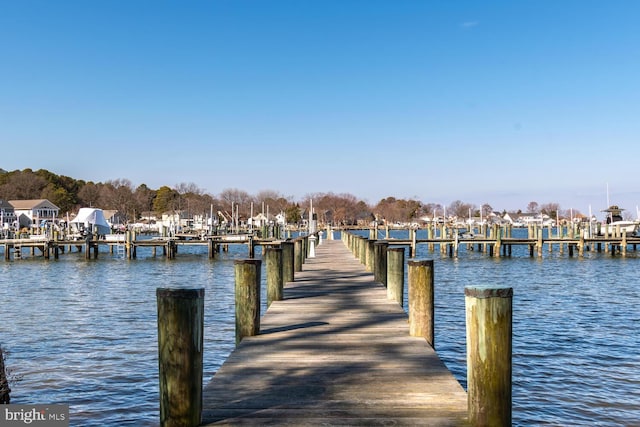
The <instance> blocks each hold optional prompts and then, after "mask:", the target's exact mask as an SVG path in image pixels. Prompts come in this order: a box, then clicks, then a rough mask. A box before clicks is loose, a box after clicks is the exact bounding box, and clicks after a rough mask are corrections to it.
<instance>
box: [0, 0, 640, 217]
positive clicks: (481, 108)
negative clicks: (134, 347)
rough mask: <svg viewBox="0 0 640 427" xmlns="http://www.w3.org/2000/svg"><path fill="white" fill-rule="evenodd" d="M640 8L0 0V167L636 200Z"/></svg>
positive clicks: (205, 183) (374, 195)
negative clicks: (639, 20) (0, 55)
mask: <svg viewBox="0 0 640 427" xmlns="http://www.w3.org/2000/svg"><path fill="white" fill-rule="evenodd" d="M638 16H640V2H637V1H631V0H630V1H615V0H614V1H608V2H602V1H597V2H596V1H589V0H580V1H571V0H566V1H544V0H541V1H515V2H512V1H505V2H501V1H497V2H479V1H478V2H467V1H408V0H407V1H404V0H403V1H376V0H360V1H356V0H341V1H322V2H311V1H301V0H295V1H293V0H292V1H275V0H274V1H257V0H256V1H204V0H202V1H182V2H175V1H174V2H158V1H142V0H140V1H136V0H134V1H131V0H126V1H125V0H119V1H118V0H109V1H85V0H82V1H65V0H58V1H49V0H45V1H34V0H21V1H10V0H0V52H1V54H2V57H1V59H0V61H1V62H0V63H1V64H2V66H1V67H0V147H1V152H0V168H3V169H5V170H14V169H24V168H32V169H34V170H35V169H40V168H43V169H48V170H50V171H52V172H54V173H57V174H61V175H67V176H71V177H74V178H77V179H84V180H87V181H89V180H90V181H96V182H97V181H103V182H104V181H106V180H109V179H118V178H127V179H129V180H131V181H132V183H133V184H134V185H135V186H137V185H139V184H142V183H145V184H147V185H148V186H149V187H151V188H159V187H160V186H162V185H169V186H173V185H176V184H178V183H182V182H185V183H191V182H192V183H195V184H196V185H198V186H199V187H201V188H203V189H205V190H206V191H208V192H210V193H212V194H218V193H220V192H221V191H222V190H224V189H226V188H239V189H242V190H245V191H248V192H249V193H252V194H255V193H257V192H258V191H260V190H267V189H269V190H275V191H278V192H280V193H282V194H283V195H285V196H293V197H294V198H296V199H298V198H302V197H303V196H304V195H306V194H308V193H314V192H329V191H332V192H335V193H351V194H354V195H356V196H357V197H359V198H362V199H364V200H366V201H368V202H370V203H373V204H375V203H376V202H377V201H379V200H380V199H381V198H384V197H387V196H395V197H398V198H409V197H411V198H417V199H419V200H422V201H424V202H436V203H442V204H445V205H446V204H449V203H450V202H452V201H454V200H462V201H463V202H466V203H474V204H477V205H480V204H482V203H489V204H491V205H492V206H493V207H494V208H495V209H525V208H526V205H527V204H528V202H530V201H536V202H538V203H539V204H543V203H548V202H557V203H559V204H560V205H561V207H562V208H564V209H568V208H575V209H579V210H581V211H582V212H584V213H587V211H588V208H589V205H592V207H593V210H594V211H597V210H600V209H602V208H604V207H605V205H606V203H607V194H606V189H607V185H608V186H609V189H610V200H611V203H617V204H619V205H621V206H624V207H626V208H627V209H628V210H630V211H633V212H635V206H636V205H639V204H640V186H639V180H638V172H637V169H638V163H639V162H640V144H638V135H639V134H640V26H639V25H638V22H637V20H638Z"/></svg>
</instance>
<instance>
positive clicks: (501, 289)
mask: <svg viewBox="0 0 640 427" xmlns="http://www.w3.org/2000/svg"><path fill="white" fill-rule="evenodd" d="M464 295H465V296H467V297H475V298H511V297H513V288H510V287H508V286H492V285H473V286H465V288H464Z"/></svg>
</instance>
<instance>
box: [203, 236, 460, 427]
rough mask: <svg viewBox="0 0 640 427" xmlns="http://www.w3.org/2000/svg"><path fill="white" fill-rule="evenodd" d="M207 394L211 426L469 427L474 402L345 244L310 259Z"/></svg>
mask: <svg viewBox="0 0 640 427" xmlns="http://www.w3.org/2000/svg"><path fill="white" fill-rule="evenodd" d="M260 331H261V332H260V335H258V336H253V337H245V338H244V339H243V340H242V342H240V344H239V345H238V347H237V348H236V350H235V351H234V352H232V353H231V355H230V356H229V358H228V359H227V360H226V362H225V363H224V364H223V366H222V367H221V368H220V369H219V370H218V372H217V373H216V374H215V375H214V377H213V378H212V380H211V381H210V382H209V384H208V385H207V386H206V387H205V389H204V399H203V411H202V422H203V425H295V426H304V425H350V426H354V425H361V426H362V425H366V426H372V425H429V426H451V425H453V426H458V425H466V422H467V395H466V392H465V391H464V389H463V388H462V387H461V386H460V384H459V383H458V381H457V380H456V379H455V378H454V377H453V375H452V374H451V373H450V372H449V370H448V369H447V368H446V367H445V365H444V364H443V363H442V361H441V360H440V359H439V357H438V355H437V354H436V352H435V351H434V350H433V348H432V347H431V346H430V345H429V344H428V343H427V342H426V340H425V339H424V338H421V337H411V336H409V327H408V318H407V315H406V313H405V312H404V310H403V309H402V308H401V307H400V306H399V305H398V304H397V303H395V302H393V301H390V300H388V299H387V292H386V289H385V288H384V286H383V285H382V284H380V283H378V282H375V281H374V279H373V275H372V274H371V273H367V272H366V271H365V268H364V267H363V266H362V265H361V264H360V262H359V261H358V260H357V259H356V258H354V257H353V255H352V254H351V253H350V252H349V250H348V249H347V248H346V247H345V246H344V244H343V243H342V242H341V241H339V240H336V241H331V240H329V241H325V242H324V243H323V244H322V245H319V246H318V247H317V249H316V257H315V258H308V259H307V260H306V261H305V264H304V268H303V271H302V272H299V273H296V277H295V281H294V282H290V283H288V284H287V285H286V286H285V292H284V300H282V301H274V302H273V303H272V304H271V306H270V307H269V309H268V310H267V313H266V314H265V315H264V316H263V317H262V319H261V325H260Z"/></svg>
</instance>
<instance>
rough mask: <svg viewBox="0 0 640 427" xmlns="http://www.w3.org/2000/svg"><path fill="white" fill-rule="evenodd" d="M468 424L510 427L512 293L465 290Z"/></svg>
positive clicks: (506, 290)
mask: <svg viewBox="0 0 640 427" xmlns="http://www.w3.org/2000/svg"><path fill="white" fill-rule="evenodd" d="M464 294H465V306H466V323H467V393H468V410H469V422H470V424H471V425H474V426H475V425H477V426H510V425H511V372H512V368H511V354H512V344H511V338H512V299H513V289H512V288H505V287H484V286H478V287H466V288H465V290H464Z"/></svg>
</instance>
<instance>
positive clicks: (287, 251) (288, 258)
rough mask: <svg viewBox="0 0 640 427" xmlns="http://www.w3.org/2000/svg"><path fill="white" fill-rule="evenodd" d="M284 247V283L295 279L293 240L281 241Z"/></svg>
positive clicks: (281, 245)
mask: <svg viewBox="0 0 640 427" xmlns="http://www.w3.org/2000/svg"><path fill="white" fill-rule="evenodd" d="M280 247H281V248H282V281H283V283H287V282H293V281H294V258H293V257H294V252H293V242H289V241H286V242H282V243H280Z"/></svg>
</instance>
